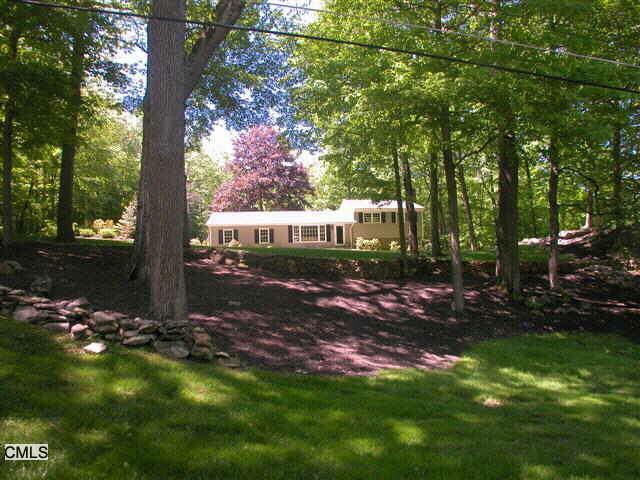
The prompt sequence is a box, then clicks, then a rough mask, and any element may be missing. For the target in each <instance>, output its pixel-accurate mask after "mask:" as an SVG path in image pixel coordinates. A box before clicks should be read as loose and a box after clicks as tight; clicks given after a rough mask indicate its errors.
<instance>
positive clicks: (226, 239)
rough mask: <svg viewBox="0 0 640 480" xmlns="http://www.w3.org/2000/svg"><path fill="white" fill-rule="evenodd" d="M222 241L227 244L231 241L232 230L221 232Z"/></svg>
mask: <svg viewBox="0 0 640 480" xmlns="http://www.w3.org/2000/svg"><path fill="white" fill-rule="evenodd" d="M222 240H223V242H224V243H229V242H230V241H231V240H233V230H223V232H222Z"/></svg>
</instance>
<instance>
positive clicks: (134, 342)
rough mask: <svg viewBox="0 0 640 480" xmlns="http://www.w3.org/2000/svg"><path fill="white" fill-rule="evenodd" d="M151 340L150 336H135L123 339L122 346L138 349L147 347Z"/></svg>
mask: <svg viewBox="0 0 640 480" xmlns="http://www.w3.org/2000/svg"><path fill="white" fill-rule="evenodd" d="M152 340H153V336H152V335H136V336H135V337H130V338H125V339H124V340H123V341H122V344H123V345H126V346H127V347H138V346H140V345H147V344H148V343H150V342H151V341H152Z"/></svg>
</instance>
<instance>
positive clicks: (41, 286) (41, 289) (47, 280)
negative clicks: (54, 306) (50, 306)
mask: <svg viewBox="0 0 640 480" xmlns="http://www.w3.org/2000/svg"><path fill="white" fill-rule="evenodd" d="M52 288H53V280H52V279H51V277H50V276H49V275H40V276H38V277H36V279H35V280H34V281H33V282H31V287H30V289H31V291H32V292H34V293H40V294H42V295H49V293H50V292H51V289H52Z"/></svg>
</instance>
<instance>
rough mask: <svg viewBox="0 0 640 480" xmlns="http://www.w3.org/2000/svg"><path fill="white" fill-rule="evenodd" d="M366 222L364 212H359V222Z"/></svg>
mask: <svg viewBox="0 0 640 480" xmlns="http://www.w3.org/2000/svg"><path fill="white" fill-rule="evenodd" d="M363 222H364V216H363V215H362V212H358V223H363Z"/></svg>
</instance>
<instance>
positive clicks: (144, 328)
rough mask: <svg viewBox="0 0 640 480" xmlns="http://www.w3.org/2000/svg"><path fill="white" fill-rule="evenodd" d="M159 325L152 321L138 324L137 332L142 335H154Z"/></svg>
mask: <svg viewBox="0 0 640 480" xmlns="http://www.w3.org/2000/svg"><path fill="white" fill-rule="evenodd" d="M159 326H160V325H159V324H158V322H154V321H153V320H148V321H145V322H142V323H140V324H138V332H140V333H142V334H144V333H155V332H157V331H158V327H159Z"/></svg>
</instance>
